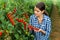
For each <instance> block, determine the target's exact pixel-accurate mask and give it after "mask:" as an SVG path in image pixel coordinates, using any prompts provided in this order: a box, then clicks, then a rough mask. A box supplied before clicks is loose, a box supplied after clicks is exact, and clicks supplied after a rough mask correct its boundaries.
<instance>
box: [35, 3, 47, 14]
mask: <svg viewBox="0 0 60 40" xmlns="http://www.w3.org/2000/svg"><path fill="white" fill-rule="evenodd" d="M36 7H37V8H39V10H41V11H43V10H45V4H44V3H43V2H39V3H38V4H37V5H36ZM44 14H45V15H48V13H47V11H46V10H45V12H44Z"/></svg>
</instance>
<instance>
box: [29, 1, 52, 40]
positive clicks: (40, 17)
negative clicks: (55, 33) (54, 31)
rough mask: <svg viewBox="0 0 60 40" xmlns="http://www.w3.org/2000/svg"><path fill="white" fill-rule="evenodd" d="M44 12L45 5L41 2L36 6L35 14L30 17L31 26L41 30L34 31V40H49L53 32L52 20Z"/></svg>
mask: <svg viewBox="0 0 60 40" xmlns="http://www.w3.org/2000/svg"><path fill="white" fill-rule="evenodd" d="M44 12H45V4H44V3H43V2H40V3H38V4H37V5H36V6H35V8H34V14H33V15H31V16H30V24H31V25H32V26H35V27H37V28H39V30H34V33H35V34H34V35H35V38H34V40H49V39H48V38H49V35H50V31H51V19H50V18H49V16H48V15H46V13H44ZM42 25H44V26H42ZM32 34H33V33H32Z"/></svg>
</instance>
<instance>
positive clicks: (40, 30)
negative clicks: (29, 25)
mask: <svg viewBox="0 0 60 40" xmlns="http://www.w3.org/2000/svg"><path fill="white" fill-rule="evenodd" d="M34 31H35V32H42V33H43V34H45V31H44V30H42V29H39V30H34Z"/></svg>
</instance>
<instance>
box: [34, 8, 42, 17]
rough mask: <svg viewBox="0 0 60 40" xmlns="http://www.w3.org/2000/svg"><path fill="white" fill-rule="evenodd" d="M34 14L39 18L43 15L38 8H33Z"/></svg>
mask: <svg viewBox="0 0 60 40" xmlns="http://www.w3.org/2000/svg"><path fill="white" fill-rule="evenodd" d="M34 14H35V15H36V16H37V17H38V16H40V15H41V14H43V11H41V10H39V8H37V7H35V8H34Z"/></svg>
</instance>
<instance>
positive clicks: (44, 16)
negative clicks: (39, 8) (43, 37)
mask: <svg viewBox="0 0 60 40" xmlns="http://www.w3.org/2000/svg"><path fill="white" fill-rule="evenodd" d="M34 17H35V19H37V17H36V16H35V14H34ZM45 19H46V15H45V14H43V20H45Z"/></svg>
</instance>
